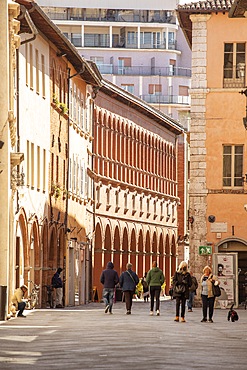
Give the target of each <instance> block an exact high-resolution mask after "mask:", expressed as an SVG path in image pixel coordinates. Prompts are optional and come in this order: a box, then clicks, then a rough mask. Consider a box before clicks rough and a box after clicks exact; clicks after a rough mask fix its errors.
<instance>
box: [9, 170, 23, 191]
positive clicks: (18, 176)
mask: <svg viewBox="0 0 247 370" xmlns="http://www.w3.org/2000/svg"><path fill="white" fill-rule="evenodd" d="M24 178H25V174H24V172H23V170H22V171H21V172H20V171H19V170H18V169H16V168H13V169H12V171H11V189H13V190H15V189H16V188H17V187H21V186H24V184H25V183H24Z"/></svg>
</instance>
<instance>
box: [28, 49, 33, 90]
mask: <svg viewBox="0 0 247 370" xmlns="http://www.w3.org/2000/svg"><path fill="white" fill-rule="evenodd" d="M29 62H30V65H29V68H30V89H33V46H32V45H30V48H29Z"/></svg>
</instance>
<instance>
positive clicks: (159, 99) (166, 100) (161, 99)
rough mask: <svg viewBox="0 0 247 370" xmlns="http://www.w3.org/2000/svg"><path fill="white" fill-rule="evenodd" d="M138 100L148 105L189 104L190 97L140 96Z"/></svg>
mask: <svg viewBox="0 0 247 370" xmlns="http://www.w3.org/2000/svg"><path fill="white" fill-rule="evenodd" d="M140 98H141V99H142V100H144V101H145V102H147V103H150V104H186V105H189V104H190V97H189V96H182V95H140Z"/></svg>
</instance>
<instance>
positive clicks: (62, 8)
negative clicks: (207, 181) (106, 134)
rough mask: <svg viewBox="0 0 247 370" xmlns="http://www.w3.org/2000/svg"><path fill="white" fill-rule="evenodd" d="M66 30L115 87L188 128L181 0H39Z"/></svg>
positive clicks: (187, 74) (187, 69)
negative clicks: (179, 14) (178, 14)
mask: <svg viewBox="0 0 247 370" xmlns="http://www.w3.org/2000/svg"><path fill="white" fill-rule="evenodd" d="M38 3H39V4H40V6H41V7H42V8H43V10H44V11H45V12H46V14H47V15H48V16H49V17H50V18H51V19H52V20H53V21H54V22H55V23H56V24H57V25H58V26H59V28H60V30H61V32H62V33H63V34H64V35H66V36H67V37H68V38H69V40H70V41H71V42H72V44H74V46H75V47H76V48H77V49H78V51H79V53H80V54H81V55H82V56H83V57H84V58H85V59H88V60H91V61H94V62H95V63H96V64H97V66H98V68H99V70H100V72H101V74H102V75H103V76H104V78H106V79H107V80H109V81H110V82H113V83H114V84H116V85H118V86H120V87H121V88H123V89H125V90H127V91H128V92H130V93H132V94H134V95H136V96H138V97H139V98H141V99H143V100H145V101H146V102H148V103H150V104H152V105H154V106H155V107H156V108H158V109H160V110H161V111H162V112H164V113H166V114H168V115H170V116H171V117H173V118H175V119H178V120H179V121H180V122H181V123H182V124H183V125H184V126H187V124H188V119H189V118H188V117H189V111H190V98H189V88H190V80H191V51H190V49H189V48H188V45H187V43H186V41H185V37H184V35H183V33H182V32H181V30H180V27H179V25H178V22H177V17H176V12H175V9H176V7H177V3H178V0H167V1H164V2H163V3H160V1H158V0H143V1H141V2H139V4H138V5H137V4H136V3H134V2H133V1H130V0H125V1H122V0H119V1H117V4H116V1H113V0H84V1H81V0H74V1H73V2H71V1H70V0H38Z"/></svg>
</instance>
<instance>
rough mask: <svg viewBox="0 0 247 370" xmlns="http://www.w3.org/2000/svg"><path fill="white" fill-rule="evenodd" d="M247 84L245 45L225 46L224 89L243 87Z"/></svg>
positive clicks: (232, 44)
mask: <svg viewBox="0 0 247 370" xmlns="http://www.w3.org/2000/svg"><path fill="white" fill-rule="evenodd" d="M244 84H245V43H226V44H225V45H224V87H242V86H244Z"/></svg>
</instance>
